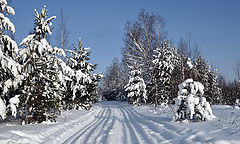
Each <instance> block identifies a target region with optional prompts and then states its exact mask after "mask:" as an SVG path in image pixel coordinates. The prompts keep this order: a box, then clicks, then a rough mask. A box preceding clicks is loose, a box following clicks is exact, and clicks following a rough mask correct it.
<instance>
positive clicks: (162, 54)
mask: <svg viewBox="0 0 240 144" xmlns="http://www.w3.org/2000/svg"><path fill="white" fill-rule="evenodd" d="M154 51H155V55H154V60H153V64H154V83H155V85H154V86H153V91H155V93H154V97H155V100H154V103H155V105H158V104H159V103H167V102H168V99H169V97H170V91H171V86H170V84H171V83H170V80H171V77H172V71H173V69H174V64H175V61H176V58H175V56H176V49H175V47H171V46H170V42H169V41H168V40H164V42H163V43H162V45H161V48H157V49H156V50H154Z"/></svg>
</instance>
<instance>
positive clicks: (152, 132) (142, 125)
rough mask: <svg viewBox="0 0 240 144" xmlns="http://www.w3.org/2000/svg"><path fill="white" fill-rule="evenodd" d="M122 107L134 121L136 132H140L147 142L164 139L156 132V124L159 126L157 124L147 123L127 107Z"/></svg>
mask: <svg viewBox="0 0 240 144" xmlns="http://www.w3.org/2000/svg"><path fill="white" fill-rule="evenodd" d="M123 109H124V111H126V113H127V114H128V116H129V119H131V120H132V122H134V127H135V129H137V131H138V132H142V133H140V134H141V135H142V136H143V137H144V138H145V140H146V141H147V142H150V143H159V142H160V141H163V140H164V139H163V138H162V136H161V135H159V134H158V131H157V130H158V129H156V126H157V127H159V125H156V126H152V125H148V124H147V123H146V121H145V120H142V119H141V118H140V117H137V116H136V115H134V114H133V113H132V111H130V110H129V109H128V108H123Z"/></svg>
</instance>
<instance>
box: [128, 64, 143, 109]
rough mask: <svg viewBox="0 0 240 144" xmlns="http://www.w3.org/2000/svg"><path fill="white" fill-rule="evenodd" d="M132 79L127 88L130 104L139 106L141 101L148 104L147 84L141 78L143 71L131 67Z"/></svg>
mask: <svg viewBox="0 0 240 144" xmlns="http://www.w3.org/2000/svg"><path fill="white" fill-rule="evenodd" d="M131 69H132V70H131V72H130V79H129V81H128V84H127V85H126V86H125V91H126V92H127V97H128V102H129V103H131V104H134V105H139V104H140V102H141V101H144V102H145V103H146V100H147V99H148V97H147V95H146V84H145V82H144V80H143V78H141V71H140V70H139V68H137V67H135V66H134V67H131Z"/></svg>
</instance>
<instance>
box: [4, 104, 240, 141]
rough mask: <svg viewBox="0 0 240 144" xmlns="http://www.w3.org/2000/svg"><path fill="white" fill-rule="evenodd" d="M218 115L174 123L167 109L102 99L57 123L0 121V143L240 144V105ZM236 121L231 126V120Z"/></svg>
mask: <svg viewBox="0 0 240 144" xmlns="http://www.w3.org/2000/svg"><path fill="white" fill-rule="evenodd" d="M212 109H213V113H214V115H216V116H217V117H218V118H215V119H213V120H210V121H206V122H192V123H184V122H179V123H175V122H171V117H172V112H171V110H170V108H169V107H167V106H161V107H159V108H158V109H157V110H156V109H154V107H153V106H131V105H129V104H127V103H121V102H114V101H113V102H103V101H102V102H99V103H98V104H94V105H93V108H92V109H91V110H90V111H84V110H82V111H76V110H71V111H65V112H64V113H63V114H62V115H61V116H60V117H59V118H58V119H57V122H56V123H47V122H45V123H42V124H33V125H17V124H12V123H10V124H6V123H5V124H4V123H3V124H0V143H32V144H34V143H46V144H49V143H52V144H54V143H56V144H58V143H66V144H68V143H97V144H100V143H102V144H106V143H114V144H122V143H127V144H131V143H133V144H135V143H137V144H139V143H140V144H141V143H142V144H143V143H144V144H146V143H149V144H150V143H151V144H159V143H174V144H177V143H184V144H186V143H224V144H225V143H236V144H237V143H238V144H239V143H240V119H239V118H238V119H236V120H234V119H235V118H236V117H237V116H238V115H240V110H239V109H234V108H232V107H230V106H224V105H221V106H213V108H212ZM233 121H234V123H233V124H232V122H233Z"/></svg>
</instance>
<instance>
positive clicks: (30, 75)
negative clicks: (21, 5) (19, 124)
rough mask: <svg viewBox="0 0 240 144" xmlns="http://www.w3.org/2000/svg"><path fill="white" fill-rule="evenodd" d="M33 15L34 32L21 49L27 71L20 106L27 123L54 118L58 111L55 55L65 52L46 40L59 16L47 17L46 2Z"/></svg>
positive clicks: (57, 76)
mask: <svg viewBox="0 0 240 144" xmlns="http://www.w3.org/2000/svg"><path fill="white" fill-rule="evenodd" d="M34 16H35V17H36V19H35V28H34V33H33V34H31V35H29V36H27V37H26V38H25V39H23V41H22V42H21V44H20V45H25V47H24V48H23V49H22V50H21V51H20V56H21V58H22V59H21V62H22V63H23V66H24V75H25V78H24V81H23V86H22V94H21V101H22V105H21V110H22V113H23V116H25V118H26V120H27V123H33V122H42V121H46V120H51V121H52V120H55V117H56V114H57V113H59V105H60V100H61V91H60V90H61V85H60V78H59V70H58V64H57V57H56V56H55V55H56V54H57V53H58V54H61V55H65V53H64V51H63V50H61V49H58V48H56V47H54V48H53V47H52V46H51V45H50V44H49V43H48V42H47V40H46V34H52V32H51V28H50V26H51V21H52V20H53V19H54V18H56V17H55V16H52V17H50V18H48V19H46V18H47V10H46V6H44V8H43V9H42V11H41V13H38V12H37V10H35V15H34Z"/></svg>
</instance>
